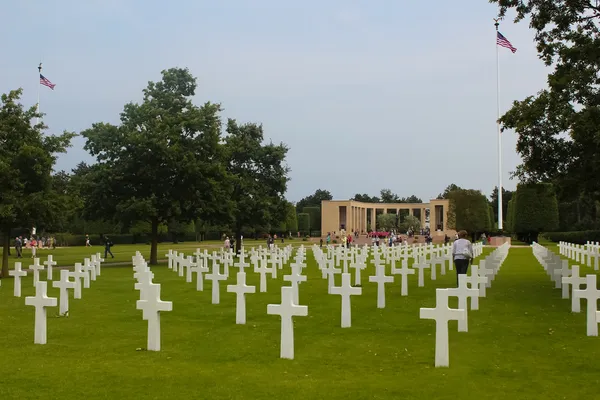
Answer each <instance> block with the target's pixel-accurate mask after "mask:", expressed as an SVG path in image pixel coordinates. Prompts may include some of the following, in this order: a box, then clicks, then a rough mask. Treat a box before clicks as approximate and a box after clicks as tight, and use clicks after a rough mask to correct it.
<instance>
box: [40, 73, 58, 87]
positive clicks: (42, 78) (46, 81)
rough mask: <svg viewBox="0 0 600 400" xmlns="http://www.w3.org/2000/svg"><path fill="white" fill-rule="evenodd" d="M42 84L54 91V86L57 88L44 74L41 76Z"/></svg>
mask: <svg viewBox="0 0 600 400" xmlns="http://www.w3.org/2000/svg"><path fill="white" fill-rule="evenodd" d="M40 84H41V85H44V86H48V87H49V88H50V89H52V90H54V86H56V85H55V84H54V83H52V82H50V81H49V80H48V79H46V77H45V76H44V75H42V74H40Z"/></svg>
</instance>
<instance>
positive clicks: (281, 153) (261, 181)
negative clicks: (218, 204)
mask: <svg viewBox="0 0 600 400" xmlns="http://www.w3.org/2000/svg"><path fill="white" fill-rule="evenodd" d="M263 141H264V133H263V128H262V126H261V125H257V124H252V123H249V124H243V125H239V124H238V123H237V122H236V121H235V120H233V119H230V120H229V121H228V122H227V136H226V138H225V154H226V156H225V157H226V165H227V172H228V179H229V180H231V182H232V188H233V189H232V192H231V196H230V200H231V201H230V202H231V210H232V211H231V217H232V224H233V229H234V233H235V238H236V251H238V249H239V248H240V246H241V237H242V231H243V229H244V228H255V227H257V226H267V225H268V226H278V225H280V223H281V221H283V220H284V219H285V217H286V214H287V204H288V203H287V201H286V200H285V198H284V194H285V191H286V189H287V182H288V180H289V178H288V172H289V169H288V167H287V166H286V164H285V157H286V155H287V152H288V148H287V147H286V146H285V145H284V144H278V145H275V144H273V143H267V144H265V143H263Z"/></svg>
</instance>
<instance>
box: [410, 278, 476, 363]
mask: <svg viewBox="0 0 600 400" xmlns="http://www.w3.org/2000/svg"><path fill="white" fill-rule="evenodd" d="M448 296H449V293H448V289H436V291H435V308H421V310H420V315H419V316H420V318H421V319H433V320H435V366H436V367H448V366H449V365H450V355H449V350H448V348H449V343H448V321H460V320H462V319H465V318H466V314H467V312H466V310H461V309H451V308H449V307H448Z"/></svg>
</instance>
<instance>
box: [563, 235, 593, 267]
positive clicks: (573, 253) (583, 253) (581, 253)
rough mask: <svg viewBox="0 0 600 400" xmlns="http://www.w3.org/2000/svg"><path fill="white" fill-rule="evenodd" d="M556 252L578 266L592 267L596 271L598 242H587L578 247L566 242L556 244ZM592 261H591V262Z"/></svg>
mask: <svg viewBox="0 0 600 400" xmlns="http://www.w3.org/2000/svg"><path fill="white" fill-rule="evenodd" d="M558 252H559V253H560V255H561V256H564V257H567V258H569V259H571V260H573V261H575V262H576V263H578V264H580V265H587V266H588V267H592V266H593V267H594V270H596V271H598V270H599V269H600V266H599V265H598V258H600V244H599V243H598V242H590V241H588V242H587V243H586V244H583V245H579V244H574V243H568V242H558ZM592 260H593V261H592Z"/></svg>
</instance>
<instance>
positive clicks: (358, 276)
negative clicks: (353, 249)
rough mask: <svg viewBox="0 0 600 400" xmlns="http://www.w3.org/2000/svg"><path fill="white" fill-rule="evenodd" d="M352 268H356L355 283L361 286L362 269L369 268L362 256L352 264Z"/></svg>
mask: <svg viewBox="0 0 600 400" xmlns="http://www.w3.org/2000/svg"><path fill="white" fill-rule="evenodd" d="M350 268H354V285H355V286H361V285H362V282H361V271H362V270H363V269H365V268H367V266H366V265H365V263H364V261H363V260H362V258H360V259H357V260H356V262H355V263H353V264H352V265H350Z"/></svg>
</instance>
